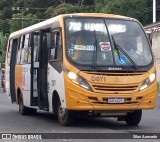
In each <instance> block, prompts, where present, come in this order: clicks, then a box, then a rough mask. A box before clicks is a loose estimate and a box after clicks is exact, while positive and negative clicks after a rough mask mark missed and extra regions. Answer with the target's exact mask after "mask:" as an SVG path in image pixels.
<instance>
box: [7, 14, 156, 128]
mask: <svg viewBox="0 0 160 142" xmlns="http://www.w3.org/2000/svg"><path fill="white" fill-rule="evenodd" d="M5 69H6V92H7V95H8V96H9V98H10V99H11V102H12V103H17V104H18V105H19V112H20V113H21V114H22V115H25V114H29V113H35V112H36V111H37V109H39V110H45V111H49V112H52V113H54V114H55V115H56V116H57V118H58V122H59V123H60V124H61V125H70V124H71V123H72V122H73V120H74V118H75V117H76V116H81V114H82V113H83V114H85V115H86V116H90V115H93V116H99V117H100V116H113V117H116V118H117V120H119V121H125V122H126V123H127V124H128V125H138V124H139V122H140V120H141V116H142V110H144V109H153V108H154V107H155V101H156V96H157V82H156V68H155V64H154V59H153V55H152V51H151V47H150V43H149V41H148V39H147V36H146V34H145V32H144V30H143V27H142V25H141V24H140V23H139V22H138V21H137V20H136V19H134V18H130V17H124V16H119V15H112V14H98V13H77V14H65V15H59V16H57V17H54V18H51V19H48V20H46V21H43V22H41V23H38V24H35V25H32V26H30V27H27V28H25V29H22V30H19V31H16V32H14V33H12V34H11V35H10V36H9V41H8V47H7V54H6V63H5Z"/></svg>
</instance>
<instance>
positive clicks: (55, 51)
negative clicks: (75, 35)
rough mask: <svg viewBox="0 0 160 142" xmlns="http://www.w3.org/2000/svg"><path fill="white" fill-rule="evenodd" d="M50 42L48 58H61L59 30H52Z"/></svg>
mask: <svg viewBox="0 0 160 142" xmlns="http://www.w3.org/2000/svg"><path fill="white" fill-rule="evenodd" d="M51 43H52V46H51V49H50V56H49V60H59V59H61V56H62V49H61V34H60V32H59V31H54V32H52V36H51Z"/></svg>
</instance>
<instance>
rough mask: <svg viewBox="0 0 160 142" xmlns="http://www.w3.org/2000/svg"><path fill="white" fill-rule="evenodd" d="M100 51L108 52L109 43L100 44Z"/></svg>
mask: <svg viewBox="0 0 160 142" xmlns="http://www.w3.org/2000/svg"><path fill="white" fill-rule="evenodd" d="M99 44H100V47H101V51H110V50H111V45H110V42H100V43H99Z"/></svg>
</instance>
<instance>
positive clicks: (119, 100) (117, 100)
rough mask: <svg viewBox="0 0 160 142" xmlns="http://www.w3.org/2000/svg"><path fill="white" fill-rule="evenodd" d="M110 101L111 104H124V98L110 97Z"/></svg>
mask: <svg viewBox="0 0 160 142" xmlns="http://www.w3.org/2000/svg"><path fill="white" fill-rule="evenodd" d="M108 103H109V104H123V103H124V98H109V99H108Z"/></svg>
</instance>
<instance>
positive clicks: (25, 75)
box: [22, 64, 31, 107]
mask: <svg viewBox="0 0 160 142" xmlns="http://www.w3.org/2000/svg"><path fill="white" fill-rule="evenodd" d="M30 68H31V64H26V65H22V90H23V100H24V102H23V103H24V105H25V106H27V107H30V90H31V85H30V82H31V81H30V80H31V74H30Z"/></svg>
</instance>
